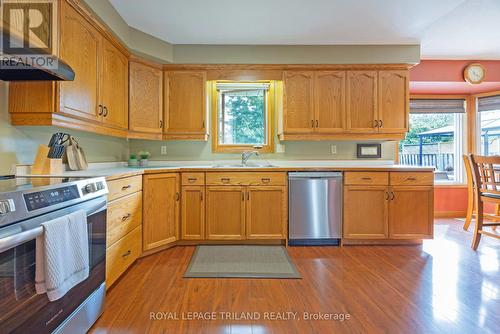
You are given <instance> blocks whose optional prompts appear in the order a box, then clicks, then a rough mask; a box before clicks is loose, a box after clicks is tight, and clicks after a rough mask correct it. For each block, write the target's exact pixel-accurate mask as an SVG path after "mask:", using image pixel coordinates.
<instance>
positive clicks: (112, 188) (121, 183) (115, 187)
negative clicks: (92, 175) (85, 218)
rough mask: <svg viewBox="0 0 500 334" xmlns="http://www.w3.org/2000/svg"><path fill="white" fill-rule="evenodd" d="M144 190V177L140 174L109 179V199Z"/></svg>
mask: <svg viewBox="0 0 500 334" xmlns="http://www.w3.org/2000/svg"><path fill="white" fill-rule="evenodd" d="M140 190H142V177H141V176H140V175H137V176H131V177H124V178H121V179H116V180H111V181H108V200H109V201H113V200H115V199H117V198H120V197H123V196H127V195H130V194H132V193H135V192H137V191H140Z"/></svg>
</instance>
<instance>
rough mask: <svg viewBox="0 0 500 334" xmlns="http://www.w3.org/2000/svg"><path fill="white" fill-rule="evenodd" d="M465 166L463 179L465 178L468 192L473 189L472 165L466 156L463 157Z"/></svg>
mask: <svg viewBox="0 0 500 334" xmlns="http://www.w3.org/2000/svg"><path fill="white" fill-rule="evenodd" d="M463 159H464V166H465V177H466V178H467V188H468V189H469V190H471V189H473V188H474V177H473V176H472V173H473V172H472V163H471V161H470V159H469V156H468V155H465V154H464V155H463Z"/></svg>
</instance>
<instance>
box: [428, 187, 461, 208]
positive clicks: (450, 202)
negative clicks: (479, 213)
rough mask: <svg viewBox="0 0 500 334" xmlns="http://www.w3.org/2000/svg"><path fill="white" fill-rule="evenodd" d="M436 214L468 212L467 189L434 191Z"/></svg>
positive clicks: (440, 189)
mask: <svg viewBox="0 0 500 334" xmlns="http://www.w3.org/2000/svg"><path fill="white" fill-rule="evenodd" d="M434 211H435V212H450V211H453V212H465V211H467V188H457V187H453V188H441V187H436V188H435V189H434Z"/></svg>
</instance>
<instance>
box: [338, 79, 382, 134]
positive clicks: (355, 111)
mask: <svg viewBox="0 0 500 334" xmlns="http://www.w3.org/2000/svg"><path fill="white" fill-rule="evenodd" d="M377 107H378V106H377V71H347V87H346V109H347V130H348V131H349V132H353V133H375V132H378V127H377V120H378V119H379V118H378V111H377Z"/></svg>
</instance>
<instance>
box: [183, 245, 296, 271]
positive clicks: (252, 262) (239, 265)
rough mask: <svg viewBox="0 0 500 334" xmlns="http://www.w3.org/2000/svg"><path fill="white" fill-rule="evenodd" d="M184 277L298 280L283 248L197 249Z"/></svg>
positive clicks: (236, 247) (223, 247)
mask: <svg viewBox="0 0 500 334" xmlns="http://www.w3.org/2000/svg"><path fill="white" fill-rule="evenodd" d="M184 277H186V278H196V277H198V278H210V277H212V278H301V276H300V274H299V272H298V271H297V269H296V268H295V265H294V264H293V262H292V260H291V259H290V256H288V253H287V251H286V248H285V247H283V246H247V245H244V246H198V247H196V251H195V252H194V254H193V257H192V258H191V262H190V263H189V267H188V269H187V271H186V272H185V273H184Z"/></svg>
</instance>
